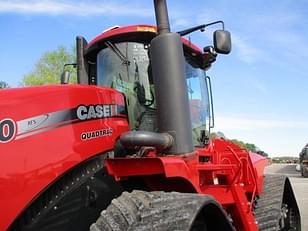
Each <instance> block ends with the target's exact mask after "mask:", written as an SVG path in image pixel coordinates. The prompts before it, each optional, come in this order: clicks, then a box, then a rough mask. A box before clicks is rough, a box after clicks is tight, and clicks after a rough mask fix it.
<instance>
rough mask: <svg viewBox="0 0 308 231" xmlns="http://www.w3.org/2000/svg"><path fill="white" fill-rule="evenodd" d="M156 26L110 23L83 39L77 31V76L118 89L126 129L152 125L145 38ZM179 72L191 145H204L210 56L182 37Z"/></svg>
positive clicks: (208, 123)
mask: <svg viewBox="0 0 308 231" xmlns="http://www.w3.org/2000/svg"><path fill="white" fill-rule="evenodd" d="M155 36H156V27H153V26H147V25H137V26H128V27H113V28H111V29H108V30H106V31H104V32H103V33H102V34H100V35H99V36H97V37H96V38H94V39H93V40H92V41H91V42H90V43H89V44H87V43H86V41H85V39H84V38H82V37H77V56H78V58H77V60H78V65H77V66H78V68H79V70H78V72H77V73H78V80H79V82H80V83H86V84H87V83H88V84H92V85H98V86H104V87H110V88H113V89H116V90H118V91H120V92H122V93H123V94H124V96H125V100H126V108H127V113H128V118H129V126H130V129H131V130H133V131H134V130H136V131H152V132H156V131H157V118H156V117H157V108H156V100H155V90H154V82H153V77H152V68H151V60H150V51H149V47H150V42H151V40H152V39H153V38H154V37H155ZM181 40H182V43H183V51H184V55H185V64H184V65H185V75H186V82H187V94H188V97H189V108H190V117H191V125H192V135H193V144H194V146H199V147H200V146H204V145H205V144H206V143H207V142H208V139H209V134H210V127H211V125H212V121H211V120H212V118H213V116H212V115H211V113H212V107H211V104H212V102H211V93H210V85H209V84H210V82H209V78H208V77H207V76H206V72H205V70H206V69H208V68H209V67H210V66H211V63H213V62H214V61H215V59H216V53H215V52H214V51H213V50H210V49H208V47H207V48H205V52H202V51H201V50H200V49H199V48H198V47H196V46H195V45H193V44H192V43H191V42H190V41H188V40H186V39H185V38H183V37H182V39H181Z"/></svg>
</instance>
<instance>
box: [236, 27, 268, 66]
mask: <svg viewBox="0 0 308 231" xmlns="http://www.w3.org/2000/svg"><path fill="white" fill-rule="evenodd" d="M232 45H233V47H234V49H233V50H234V51H236V54H237V56H238V58H239V59H240V60H242V61H243V62H245V63H248V64H252V63H255V62H256V61H258V60H259V59H261V57H262V56H264V54H263V53H264V52H263V51H262V50H260V49H258V48H257V47H255V46H252V45H251V44H250V43H249V41H248V40H247V39H244V38H242V37H240V36H239V35H237V34H236V33H232Z"/></svg>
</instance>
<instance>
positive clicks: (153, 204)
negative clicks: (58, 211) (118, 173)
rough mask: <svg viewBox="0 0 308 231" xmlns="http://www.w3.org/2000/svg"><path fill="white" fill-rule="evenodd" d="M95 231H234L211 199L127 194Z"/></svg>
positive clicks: (103, 216) (110, 208)
mask: <svg viewBox="0 0 308 231" xmlns="http://www.w3.org/2000/svg"><path fill="white" fill-rule="evenodd" d="M90 230H91V231H132V230H138V231H148V230H151V231H166V230H170V231H173V230H177V231H180V230H182V231H184V230H185V231H188V230H190V231H201V230H203V231H233V230H234V229H233V228H232V226H231V224H230V222H229V220H228V218H227V217H226V215H225V212H224V211H223V209H222V208H221V206H220V205H219V204H218V203H217V202H216V201H215V200H214V199H213V198H212V197H210V196H206V195H198V194H190V193H177V192H171V193H166V192H145V191H136V190H135V191H133V192H131V193H128V192H123V193H122V195H121V196H120V197H118V198H117V199H114V200H112V202H111V204H110V205H109V206H108V208H107V209H106V210H104V211H102V213H101V216H100V217H99V219H98V220H97V221H96V223H94V224H93V225H92V226H91V228H90Z"/></svg>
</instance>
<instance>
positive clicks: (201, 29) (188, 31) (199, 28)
mask: <svg viewBox="0 0 308 231" xmlns="http://www.w3.org/2000/svg"><path fill="white" fill-rule="evenodd" d="M218 23H221V24H222V30H225V24H224V22H223V21H215V22H211V23H207V24H202V25H199V26H195V27H192V28H189V29H186V30H182V31H178V32H177V33H178V34H179V35H180V36H185V35H188V34H190V33H192V32H194V31H197V30H200V31H201V32H204V31H205V28H206V27H208V26H212V25H214V24H218Z"/></svg>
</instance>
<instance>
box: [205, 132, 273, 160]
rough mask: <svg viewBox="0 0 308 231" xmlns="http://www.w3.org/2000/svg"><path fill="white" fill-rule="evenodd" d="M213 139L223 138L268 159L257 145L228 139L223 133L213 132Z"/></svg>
mask: <svg viewBox="0 0 308 231" xmlns="http://www.w3.org/2000/svg"><path fill="white" fill-rule="evenodd" d="M211 138H212V139H213V138H223V139H226V140H229V141H231V142H233V143H235V144H237V145H238V146H240V147H241V148H243V149H246V150H247V151H250V152H254V153H258V154H259V155H262V156H265V157H268V154H267V153H266V152H264V151H262V150H261V149H260V148H258V147H257V146H256V145H255V144H253V143H245V142H244V141H241V140H238V139H227V138H226V136H225V135H224V134H223V133H222V132H212V133H211Z"/></svg>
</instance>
